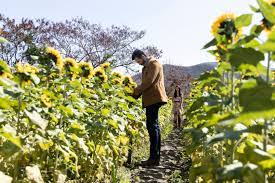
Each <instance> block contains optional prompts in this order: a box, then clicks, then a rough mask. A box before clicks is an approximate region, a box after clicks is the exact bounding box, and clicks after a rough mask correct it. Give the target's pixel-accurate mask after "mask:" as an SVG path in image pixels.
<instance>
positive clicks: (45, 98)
mask: <svg viewBox="0 0 275 183" xmlns="http://www.w3.org/2000/svg"><path fill="white" fill-rule="evenodd" d="M41 101H42V103H43V104H44V105H45V106H46V107H48V108H50V107H52V103H51V101H50V98H49V97H48V96H47V95H46V94H43V95H41Z"/></svg>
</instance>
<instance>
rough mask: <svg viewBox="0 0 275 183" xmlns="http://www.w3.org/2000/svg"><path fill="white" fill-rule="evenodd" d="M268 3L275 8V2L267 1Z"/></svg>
mask: <svg viewBox="0 0 275 183" xmlns="http://www.w3.org/2000/svg"><path fill="white" fill-rule="evenodd" d="M265 2H266V3H268V4H270V5H272V6H275V0H265Z"/></svg>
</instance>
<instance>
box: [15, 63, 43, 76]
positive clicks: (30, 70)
mask: <svg viewBox="0 0 275 183" xmlns="http://www.w3.org/2000/svg"><path fill="white" fill-rule="evenodd" d="M16 71H17V72H18V73H25V74H36V73H38V72H39V69H38V68H37V67H35V66H32V65H30V64H28V63H26V64H22V63H20V62H19V63H17V64H16Z"/></svg>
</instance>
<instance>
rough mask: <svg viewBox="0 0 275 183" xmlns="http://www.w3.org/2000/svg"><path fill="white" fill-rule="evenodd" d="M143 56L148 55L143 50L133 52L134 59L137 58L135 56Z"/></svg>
mask: <svg viewBox="0 0 275 183" xmlns="http://www.w3.org/2000/svg"><path fill="white" fill-rule="evenodd" d="M142 56H146V54H145V53H144V52H143V51H141V50H138V49H136V50H135V51H134V52H133V54H132V60H135V58H141V57H142Z"/></svg>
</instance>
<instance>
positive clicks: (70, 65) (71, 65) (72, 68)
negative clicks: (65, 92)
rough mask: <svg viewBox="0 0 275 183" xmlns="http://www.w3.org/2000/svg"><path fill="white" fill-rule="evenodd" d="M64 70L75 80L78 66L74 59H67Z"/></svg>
mask: <svg viewBox="0 0 275 183" xmlns="http://www.w3.org/2000/svg"><path fill="white" fill-rule="evenodd" d="M63 63H64V68H65V70H66V71H68V72H70V73H69V75H70V77H71V78H72V80H74V79H75V78H76V77H77V68H78V65H77V63H76V61H75V59H73V58H65V59H64V61H63Z"/></svg>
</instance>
